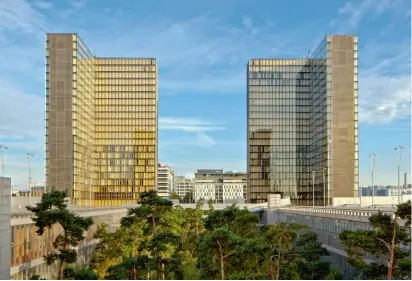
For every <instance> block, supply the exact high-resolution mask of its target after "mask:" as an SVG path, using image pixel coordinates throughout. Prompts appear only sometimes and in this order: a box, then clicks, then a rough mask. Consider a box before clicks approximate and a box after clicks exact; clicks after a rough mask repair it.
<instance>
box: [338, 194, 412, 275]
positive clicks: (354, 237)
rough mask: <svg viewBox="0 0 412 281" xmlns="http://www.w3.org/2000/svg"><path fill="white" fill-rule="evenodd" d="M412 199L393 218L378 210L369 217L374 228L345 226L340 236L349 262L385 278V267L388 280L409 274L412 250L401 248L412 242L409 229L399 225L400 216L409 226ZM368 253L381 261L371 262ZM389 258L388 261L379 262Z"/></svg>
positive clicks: (368, 273)
mask: <svg viewBox="0 0 412 281" xmlns="http://www.w3.org/2000/svg"><path fill="white" fill-rule="evenodd" d="M410 213H411V202H410V201H408V202H406V203H403V204H400V205H398V207H397V210H396V212H395V216H394V218H392V216H390V215H387V214H383V213H382V212H378V213H377V214H374V215H372V216H370V217H369V222H370V224H371V226H372V227H373V228H374V230H345V231H343V232H342V233H341V234H340V235H339V239H340V240H341V242H342V244H343V245H344V247H345V250H346V252H347V254H348V256H349V259H348V261H349V263H350V264H352V265H353V266H355V267H356V268H358V269H359V270H361V271H362V272H363V274H364V275H366V277H367V278H382V277H383V276H382V275H384V274H383V272H382V269H383V270H384V271H386V275H387V278H388V280H391V279H392V278H393V276H397V277H400V278H405V277H407V278H410V277H411V270H410V265H411V263H410V260H409V258H408V256H409V252H408V251H407V250H404V249H402V248H401V245H408V244H409V242H410V239H409V234H408V231H407V229H406V228H405V227H401V226H399V224H398V222H397V219H398V218H400V219H403V220H404V221H405V226H406V227H409V226H410ZM367 255H371V256H375V257H376V258H378V262H376V263H372V264H368V263H367V262H366V261H365V257H366V256H367ZM380 259H384V260H386V264H382V263H380V262H379V260H380Z"/></svg>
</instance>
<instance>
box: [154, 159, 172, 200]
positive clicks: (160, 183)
mask: <svg viewBox="0 0 412 281" xmlns="http://www.w3.org/2000/svg"><path fill="white" fill-rule="evenodd" d="M174 175H175V172H174V171H173V170H172V169H171V168H170V167H169V166H168V165H163V164H160V163H159V165H158V167H157V195H158V196H159V197H162V198H167V199H169V198H170V196H171V194H172V192H173V182H174V180H173V179H174Z"/></svg>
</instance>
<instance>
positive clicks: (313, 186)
mask: <svg viewBox="0 0 412 281" xmlns="http://www.w3.org/2000/svg"><path fill="white" fill-rule="evenodd" d="M315 174H316V171H312V206H313V207H315Z"/></svg>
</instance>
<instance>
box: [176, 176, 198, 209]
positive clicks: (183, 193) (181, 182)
mask: <svg viewBox="0 0 412 281" xmlns="http://www.w3.org/2000/svg"><path fill="white" fill-rule="evenodd" d="M194 187H195V181H194V179H190V178H186V177H184V176H175V178H174V183H173V192H176V193H177V195H178V196H179V199H180V202H185V203H193V202H194V199H193V191H194Z"/></svg>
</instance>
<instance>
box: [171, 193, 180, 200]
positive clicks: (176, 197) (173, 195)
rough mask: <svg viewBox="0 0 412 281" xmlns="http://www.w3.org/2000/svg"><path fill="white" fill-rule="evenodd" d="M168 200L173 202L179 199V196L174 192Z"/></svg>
mask: <svg viewBox="0 0 412 281" xmlns="http://www.w3.org/2000/svg"><path fill="white" fill-rule="evenodd" d="M170 198H171V199H173V200H178V199H180V197H179V195H178V194H177V193H176V192H173V193H172V195H171V196H170Z"/></svg>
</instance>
